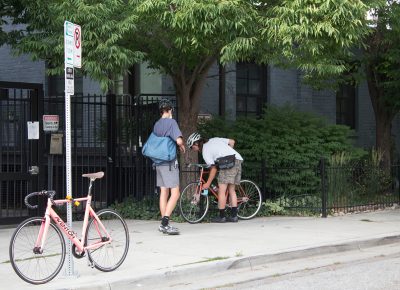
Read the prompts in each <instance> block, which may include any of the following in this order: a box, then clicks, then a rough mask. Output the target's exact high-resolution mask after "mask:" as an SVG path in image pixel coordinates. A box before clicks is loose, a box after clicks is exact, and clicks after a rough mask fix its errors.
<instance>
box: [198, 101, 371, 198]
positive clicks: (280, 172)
mask: <svg viewBox="0 0 400 290" xmlns="http://www.w3.org/2000/svg"><path fill="white" fill-rule="evenodd" d="M199 131H200V132H201V134H202V135H203V136H204V137H206V138H211V137H215V136H218V137H226V138H232V139H235V140H236V145H235V149H237V151H238V152H239V153H240V154H241V155H242V156H243V158H244V163H243V172H244V175H245V176H246V177H247V178H251V179H253V180H259V178H260V176H259V172H260V164H261V160H262V159H264V160H265V161H266V166H267V179H266V184H267V189H268V191H269V192H271V196H275V197H278V196H282V195H284V196H286V197H290V196H294V195H299V194H311V195H315V194H319V193H320V177H319V176H318V175H317V174H316V171H315V168H316V166H317V165H318V163H319V161H320V159H321V158H326V159H328V158H329V157H330V156H331V155H333V154H335V153H338V152H346V154H347V155H348V156H349V158H350V159H353V158H359V156H361V155H362V154H363V150H361V149H357V148H355V147H353V145H352V144H351V141H350V138H349V137H350V135H351V133H352V131H351V130H350V129H349V127H347V126H342V125H330V124H328V123H327V121H326V120H325V119H323V118H322V117H319V116H316V115H313V114H311V113H305V112H299V111H296V110H295V109H293V108H292V107H289V106H285V107H269V108H267V109H265V110H264V113H263V114H262V116H261V117H260V118H259V119H244V118H239V119H238V120H237V121H235V122H229V121H225V120H222V119H220V118H214V119H212V120H210V121H207V122H205V123H203V124H201V125H200V128H199ZM257 164H258V165H257Z"/></svg>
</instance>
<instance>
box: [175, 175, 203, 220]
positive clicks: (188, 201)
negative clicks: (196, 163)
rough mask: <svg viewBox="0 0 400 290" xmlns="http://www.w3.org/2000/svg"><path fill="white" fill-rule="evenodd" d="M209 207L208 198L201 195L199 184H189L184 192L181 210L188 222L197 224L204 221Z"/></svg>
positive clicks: (180, 204) (181, 198)
mask: <svg viewBox="0 0 400 290" xmlns="http://www.w3.org/2000/svg"><path fill="white" fill-rule="evenodd" d="M208 206H209V204H208V196H204V195H201V194H200V186H199V184H198V183H197V182H193V183H189V184H188V185H187V186H186V187H185V189H184V190H183V191H182V194H181V197H180V199H179V210H180V212H181V215H182V217H183V218H184V219H185V220H186V221H187V222H189V223H191V224H195V223H198V222H200V221H201V220H202V219H204V217H205V216H206V214H207V211H208Z"/></svg>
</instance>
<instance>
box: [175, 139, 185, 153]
mask: <svg viewBox="0 0 400 290" xmlns="http://www.w3.org/2000/svg"><path fill="white" fill-rule="evenodd" d="M176 144H178V146H179V150H180V151H181V152H183V153H185V152H186V148H185V143H184V142H183V139H182V137H178V139H176Z"/></svg>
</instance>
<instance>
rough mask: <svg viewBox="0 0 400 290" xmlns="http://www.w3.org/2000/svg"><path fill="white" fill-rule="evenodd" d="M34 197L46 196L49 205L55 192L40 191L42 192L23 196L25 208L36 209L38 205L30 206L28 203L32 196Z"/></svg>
mask: <svg viewBox="0 0 400 290" xmlns="http://www.w3.org/2000/svg"><path fill="white" fill-rule="evenodd" d="M35 195H44V196H47V197H48V198H50V200H51V203H53V197H54V196H55V195H56V192H55V190H42V191H37V192H32V193H30V194H28V195H27V196H25V200H24V202H25V205H26V207H27V208H30V209H35V208H37V207H38V205H31V204H30V203H29V202H28V199H29V198H31V197H32V196H35ZM53 204H54V203H53Z"/></svg>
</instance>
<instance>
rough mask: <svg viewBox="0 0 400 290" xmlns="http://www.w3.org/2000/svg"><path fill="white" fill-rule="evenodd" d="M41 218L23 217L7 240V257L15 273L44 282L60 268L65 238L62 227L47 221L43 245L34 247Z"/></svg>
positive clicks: (36, 281) (62, 262) (63, 256)
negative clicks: (37, 248)
mask: <svg viewBox="0 0 400 290" xmlns="http://www.w3.org/2000/svg"><path fill="white" fill-rule="evenodd" d="M42 222H44V221H43V218H41V217H33V218H29V219H27V220H25V221H23V222H22V223H21V224H20V225H19V226H18V227H17V229H16V230H15V232H14V234H13V235H12V237H11V241H10V248H9V254H10V261H11V265H12V267H13V268H14V271H15V273H17V275H18V276H19V277H20V278H21V279H22V280H24V281H26V282H28V283H32V284H43V283H46V282H49V281H50V280H51V279H53V278H54V277H55V276H56V275H57V274H58V272H60V270H61V268H62V266H63V264H64V259H65V241H64V237H63V236H62V233H61V231H60V230H59V229H58V228H57V227H56V226H55V225H54V224H53V223H50V226H49V229H48V232H47V237H46V240H45V243H44V249H42V251H38V250H36V249H34V247H35V242H36V240H37V238H38V235H39V231H40V227H41V225H42Z"/></svg>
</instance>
